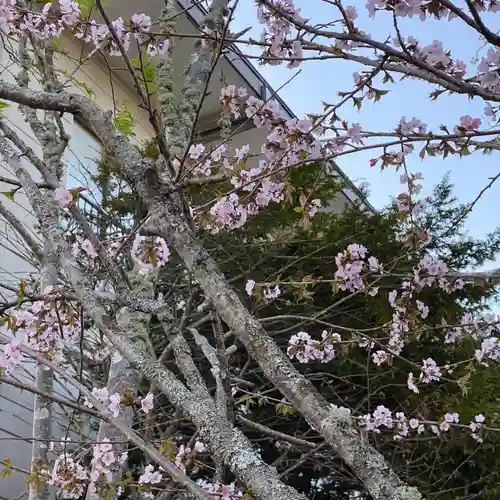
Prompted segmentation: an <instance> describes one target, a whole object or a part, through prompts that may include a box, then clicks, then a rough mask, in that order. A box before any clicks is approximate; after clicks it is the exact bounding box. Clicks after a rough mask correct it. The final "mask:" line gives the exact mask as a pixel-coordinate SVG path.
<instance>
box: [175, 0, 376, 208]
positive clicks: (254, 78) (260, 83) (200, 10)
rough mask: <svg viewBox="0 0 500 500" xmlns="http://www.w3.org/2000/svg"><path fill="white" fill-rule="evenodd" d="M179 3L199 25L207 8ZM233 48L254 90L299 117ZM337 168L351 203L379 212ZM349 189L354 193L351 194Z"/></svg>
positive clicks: (235, 63) (237, 66)
mask: <svg viewBox="0 0 500 500" xmlns="http://www.w3.org/2000/svg"><path fill="white" fill-rule="evenodd" d="M176 1H177V3H178V5H179V6H180V7H181V8H182V9H183V11H184V13H185V15H186V16H187V17H188V19H190V20H191V22H192V23H193V24H194V25H195V26H197V27H199V26H200V24H201V22H202V20H203V17H204V16H205V15H206V13H207V11H206V9H205V8H204V7H203V6H202V5H200V4H199V3H196V2H195V0H176ZM231 49H232V50H233V52H232V53H231V55H230V56H228V55H224V57H225V59H226V60H227V61H228V62H229V64H230V65H231V66H232V67H233V68H234V70H235V71H236V72H237V73H239V74H240V75H241V77H242V78H243V80H245V82H247V83H248V85H249V86H250V87H251V88H252V89H253V90H254V92H255V93H256V94H257V95H259V96H261V99H262V100H263V101H266V100H268V99H271V98H273V99H275V100H276V101H278V103H279V105H280V107H281V108H282V109H283V111H284V112H285V113H286V115H287V118H288V119H293V118H297V115H296V114H295V113H294V112H293V111H292V110H291V109H290V107H289V106H288V105H287V104H286V102H285V101H284V100H283V99H282V98H281V97H280V96H279V95H278V94H277V92H276V91H275V90H274V89H273V88H272V87H271V85H270V84H269V82H268V81H267V80H266V79H265V78H264V76H262V74H261V73H260V72H259V71H258V70H257V69H256V68H255V67H254V66H253V65H252V64H251V63H250V61H248V60H247V59H245V58H244V57H243V54H242V53H241V51H240V49H239V48H238V47H237V46H236V45H235V44H234V43H232V44H231ZM330 163H331V164H332V165H333V167H334V168H335V170H337V171H338V172H339V174H340V176H341V177H342V178H343V180H345V181H346V182H347V183H348V184H349V186H350V188H348V189H343V190H342V194H343V195H344V196H345V197H346V198H347V200H348V201H349V202H350V203H354V202H355V199H353V198H356V197H357V198H358V199H359V200H361V202H362V203H363V204H364V205H365V206H366V207H367V208H368V209H369V210H370V211H371V212H373V213H377V211H376V210H375V208H374V207H373V205H372V204H371V203H370V202H369V201H368V200H367V199H366V197H365V196H364V195H363V194H362V193H361V191H360V190H359V188H358V187H356V186H355V184H354V183H353V182H352V181H351V180H350V179H349V177H348V176H347V175H346V174H345V173H344V172H343V170H342V169H341V168H340V167H339V166H338V165H337V163H336V162H334V161H330ZM349 191H350V192H351V193H352V194H350V193H349Z"/></svg>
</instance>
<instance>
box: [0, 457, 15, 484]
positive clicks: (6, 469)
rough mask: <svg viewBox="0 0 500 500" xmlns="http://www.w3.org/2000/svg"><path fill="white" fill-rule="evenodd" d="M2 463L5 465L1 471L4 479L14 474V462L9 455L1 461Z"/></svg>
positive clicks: (0, 475)
mask: <svg viewBox="0 0 500 500" xmlns="http://www.w3.org/2000/svg"><path fill="white" fill-rule="evenodd" d="M1 463H2V465H3V466H4V468H3V469H2V471H1V472H0V477H1V478H2V479H7V478H8V477H9V476H12V462H11V460H10V458H9V457H7V458H4V459H3V460H2V461H1Z"/></svg>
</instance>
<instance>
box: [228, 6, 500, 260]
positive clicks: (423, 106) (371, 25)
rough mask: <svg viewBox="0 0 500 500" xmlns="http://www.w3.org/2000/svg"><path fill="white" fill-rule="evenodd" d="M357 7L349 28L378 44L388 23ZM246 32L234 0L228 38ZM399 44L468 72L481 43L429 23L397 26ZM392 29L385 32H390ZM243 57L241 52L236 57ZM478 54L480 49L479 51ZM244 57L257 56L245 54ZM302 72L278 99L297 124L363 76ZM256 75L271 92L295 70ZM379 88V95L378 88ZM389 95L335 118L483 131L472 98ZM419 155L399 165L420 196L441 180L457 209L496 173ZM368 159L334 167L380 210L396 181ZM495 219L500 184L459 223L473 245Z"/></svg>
mask: <svg viewBox="0 0 500 500" xmlns="http://www.w3.org/2000/svg"><path fill="white" fill-rule="evenodd" d="M365 3H366V1H365V0H361V1H359V0H351V1H350V2H347V3H344V5H345V6H347V5H352V6H355V7H356V8H357V9H358V13H359V18H358V19H357V21H356V23H357V26H358V27H360V28H361V29H362V30H364V31H366V32H368V33H370V34H371V35H372V37H373V38H375V39H377V40H384V39H385V38H386V37H387V36H388V35H392V30H391V17H390V15H389V14H387V13H383V12H381V13H377V16H376V17H375V19H374V20H373V19H370V18H369V17H368V14H367V11H366V8H365ZM295 4H296V6H298V7H300V8H301V9H302V12H301V14H302V15H303V16H304V17H306V18H310V19H311V21H312V22H317V23H320V22H328V21H332V20H334V19H337V18H338V17H339V16H338V11H337V10H336V8H335V7H333V6H332V5H328V4H326V3H324V2H322V1H321V0H296V1H295ZM485 19H486V20H487V22H488V23H489V26H490V28H491V29H492V30H493V31H497V30H498V29H500V13H499V14H497V15H496V16H495V15H490V16H488V17H486V18H485ZM249 26H252V30H251V31H250V32H249V34H248V35H247V36H252V37H254V38H259V34H260V31H261V29H262V26H261V25H260V24H259V23H258V21H257V18H256V8H255V5H254V2H253V0H240V3H239V5H238V8H237V11H236V16H235V22H234V24H233V25H232V30H233V31H239V30H241V29H244V28H246V27H249ZM401 28H402V34H403V36H409V35H412V36H414V37H416V38H417V39H419V40H420V41H421V43H425V44H430V43H432V42H433V41H434V40H441V41H442V42H443V44H444V46H445V49H449V50H451V51H452V57H453V58H458V59H461V60H462V61H464V62H465V63H466V64H467V68H468V69H469V68H470V71H473V70H474V68H475V64H474V63H473V58H474V57H477V55H478V53H482V52H478V51H479V49H480V48H481V46H482V42H481V41H480V40H479V38H478V36H477V34H475V33H474V32H473V31H472V30H471V29H470V28H468V27H467V26H466V25H465V24H464V23H463V22H462V21H460V20H456V19H454V20H452V21H447V20H443V21H434V20H426V21H425V22H422V21H420V20H419V19H408V18H405V19H402V20H401ZM392 29H393V28H392ZM243 50H244V51H245V50H246V49H243ZM483 52H484V49H483ZM248 53H254V54H255V53H258V51H257V52H255V51H249V52H248ZM299 69H301V70H302V71H301V72H300V74H298V75H297V76H296V77H295V78H294V79H293V80H292V81H291V82H290V83H289V84H288V85H286V86H285V87H284V88H283V90H282V91H281V92H280V95H281V97H282V98H283V99H284V100H285V102H286V103H287V104H288V105H289V106H290V107H291V109H292V110H293V111H294V112H295V113H296V114H297V115H298V116H299V117H302V116H304V114H305V113H311V112H321V111H322V101H326V102H329V103H335V102H336V101H337V100H338V97H337V92H339V91H349V90H352V88H353V78H352V74H353V72H355V71H360V70H362V69H363V68H362V67H361V66H360V65H359V64H355V63H351V62H347V61H338V60H337V61H311V62H306V63H303V64H302V65H301V66H300V68H299ZM259 71H260V72H261V73H262V74H263V75H264V77H265V78H266V79H267V80H268V81H269V83H270V84H271V85H272V86H273V87H274V88H276V87H279V86H281V85H283V84H284V83H285V82H286V81H287V80H288V79H289V78H290V77H291V76H292V75H294V74H295V73H296V72H297V69H292V70H290V69H287V68H286V66H285V65H282V66H278V67H270V66H260V67H259ZM379 88H381V87H380V86H379ZM384 88H385V89H389V90H390V92H389V94H388V95H386V96H385V97H384V98H383V99H382V100H381V101H380V102H379V103H376V104H373V102H372V101H367V102H366V104H364V105H363V107H362V108H361V111H359V112H358V110H357V109H355V108H353V107H352V105H351V104H346V106H345V107H344V108H343V109H342V111H341V116H342V117H343V118H345V119H347V120H349V121H350V122H359V123H360V124H361V125H362V126H363V128H366V129H369V130H371V131H388V130H393V129H394V128H395V127H396V126H397V123H398V122H399V120H400V118H401V117H402V116H406V117H407V118H411V117H413V116H415V117H416V118H418V119H420V120H422V121H424V122H426V123H427V124H428V126H429V127H428V128H429V129H430V130H433V131H436V132H439V129H438V126H439V125H440V124H446V125H448V128H449V129H450V130H452V129H453V126H454V125H456V124H458V122H459V120H460V117H461V116H463V115H466V114H469V115H471V116H473V117H481V118H482V119H483V126H484V125H485V124H486V123H487V122H486V121H485V120H486V118H485V117H483V109H484V103H483V101H482V100H480V99H478V98H476V99H474V100H472V101H470V100H469V99H468V98H467V97H466V96H443V97H441V98H439V99H438V100H437V101H432V102H431V100H430V99H429V97H428V96H429V93H430V92H431V91H432V90H434V88H433V87H432V86H430V85H428V84H425V83H422V82H417V81H410V80H405V81H403V82H398V81H397V79H396V84H393V85H389V86H387V85H386V86H385V87H384ZM420 149H421V148H418V147H417V148H416V150H417V154H415V155H413V156H412V157H411V159H410V160H409V161H408V162H407V165H408V168H409V170H410V171H412V172H422V173H423V174H424V182H423V187H424V190H423V194H426V193H428V192H430V191H431V190H432V188H433V186H434V185H435V184H436V183H438V182H439V181H440V180H441V179H442V177H443V175H444V174H445V173H446V172H448V171H449V172H450V178H451V181H452V182H453V184H454V185H455V194H456V196H457V197H458V198H459V199H460V200H461V201H462V202H468V201H472V200H474V199H475V198H476V196H477V194H478V193H479V192H480V191H481V189H483V188H484V187H485V185H487V184H488V178H489V177H491V176H493V175H495V174H497V173H498V172H499V171H500V161H499V159H500V154H499V153H495V154H493V155H491V156H485V155H482V154H480V153H476V154H473V155H471V156H469V157H467V158H456V157H451V158H450V157H448V159H446V160H445V161H443V160H442V159H439V158H429V157H426V158H425V160H424V161H421V160H420V158H419V157H418V156H417V155H418V151H419V150H420ZM372 156H374V154H373V152H367V153H356V154H353V155H347V156H344V157H342V158H341V159H340V161H339V162H338V163H339V165H340V166H341V168H342V169H343V170H344V172H345V173H346V174H347V175H348V176H349V177H350V178H351V180H353V181H354V182H356V183H358V184H359V183H360V182H362V181H367V182H368V183H369V185H370V201H371V203H372V204H373V205H374V206H375V207H376V208H380V207H383V206H384V205H386V204H387V203H388V202H389V201H390V198H391V196H394V195H396V194H398V193H399V192H401V190H402V189H401V188H402V186H401V184H400V183H399V173H398V174H396V173H395V171H394V170H386V171H384V172H383V173H381V172H380V169H379V168H377V167H375V168H370V167H369V165H368V160H369V159H370V158H371V157H372ZM499 212H500V181H499V183H498V184H495V185H494V186H493V188H492V189H490V190H489V191H487V192H486V193H485V194H484V196H483V197H482V199H481V201H480V202H479V204H478V205H477V206H476V208H475V210H474V212H473V214H472V215H471V216H470V218H469V220H468V223H467V230H468V231H469V233H470V234H471V235H472V236H476V237H481V236H484V235H485V234H486V233H488V232H490V231H492V230H493V229H494V228H495V227H496V225H497V224H498V217H497V214H498V213H499ZM495 265H498V266H500V258H499V259H498V260H497V262H496V263H491V264H489V265H488V266H487V267H488V268H490V267H492V266H495Z"/></svg>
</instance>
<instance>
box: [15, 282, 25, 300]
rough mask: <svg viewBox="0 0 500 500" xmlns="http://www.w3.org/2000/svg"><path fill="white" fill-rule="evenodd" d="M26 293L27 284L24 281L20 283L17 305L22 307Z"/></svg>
mask: <svg viewBox="0 0 500 500" xmlns="http://www.w3.org/2000/svg"><path fill="white" fill-rule="evenodd" d="M25 292H26V283H25V282H24V280H21V281H20V282H19V293H18V294H17V305H18V306H20V305H21V304H22V303H23V299H24V295H25Z"/></svg>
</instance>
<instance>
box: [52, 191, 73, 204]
mask: <svg viewBox="0 0 500 500" xmlns="http://www.w3.org/2000/svg"><path fill="white" fill-rule="evenodd" d="M54 200H56V201H57V203H59V205H61V206H62V207H69V206H70V205H71V204H72V203H73V196H72V195H71V193H70V192H69V191H68V190H67V189H63V188H56V189H54Z"/></svg>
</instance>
